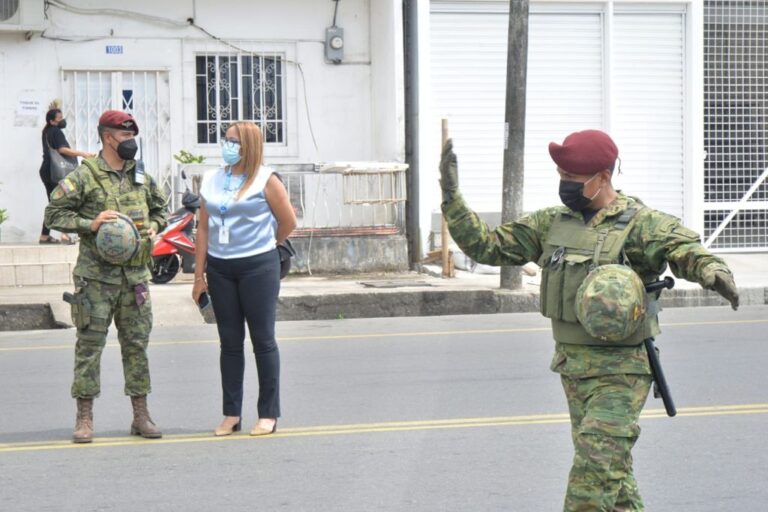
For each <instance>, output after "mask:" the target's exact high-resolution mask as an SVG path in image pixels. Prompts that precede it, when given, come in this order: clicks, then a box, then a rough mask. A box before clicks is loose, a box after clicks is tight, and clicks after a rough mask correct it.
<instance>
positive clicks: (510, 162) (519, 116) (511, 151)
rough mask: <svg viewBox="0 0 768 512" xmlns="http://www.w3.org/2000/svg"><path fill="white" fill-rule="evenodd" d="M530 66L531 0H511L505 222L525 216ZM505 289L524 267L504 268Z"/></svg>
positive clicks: (517, 285) (517, 283)
mask: <svg viewBox="0 0 768 512" xmlns="http://www.w3.org/2000/svg"><path fill="white" fill-rule="evenodd" d="M527 66H528V0H510V1H509V32H508V35H507V100H506V109H505V115H504V180H503V184H502V205H501V222H502V223H504V222H511V221H513V220H515V219H517V218H518V217H520V215H522V205H523V156H524V150H525V82H526V68H527ZM499 284H500V286H501V288H506V289H510V290H512V289H517V288H520V286H521V285H522V276H521V275H520V267H502V269H501V279H500V283H499Z"/></svg>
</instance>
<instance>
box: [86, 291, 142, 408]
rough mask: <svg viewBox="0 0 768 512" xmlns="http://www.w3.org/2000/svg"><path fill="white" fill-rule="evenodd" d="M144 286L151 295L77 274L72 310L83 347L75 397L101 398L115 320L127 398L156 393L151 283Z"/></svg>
mask: <svg viewBox="0 0 768 512" xmlns="http://www.w3.org/2000/svg"><path fill="white" fill-rule="evenodd" d="M143 286H144V287H145V289H146V293H145V294H139V293H137V290H136V289H135V287H134V285H130V284H128V282H127V281H126V280H125V278H123V282H122V283H121V284H110V283H103V282H101V281H95V280H92V279H84V278H81V277H77V276H75V287H76V290H75V298H76V302H77V304H73V306H72V322H73V323H74V324H75V327H77V344H76V346H75V378H74V381H73V383H72V398H94V397H97V396H99V393H100V391H101V377H100V375H101V353H102V351H103V350H104V346H105V345H106V342H107V329H108V327H109V325H110V324H111V323H112V320H113V319H114V321H115V327H116V328H117V338H118V341H119V342H120V351H121V354H122V359H123V375H124V377H125V394H126V395H128V396H144V395H147V394H148V393H149V392H150V391H151V387H150V382H149V364H148V361H147V344H148V343H149V333H150V331H151V330H152V303H151V300H150V297H149V288H148V287H147V284H146V283H144V284H143ZM138 291H139V292H141V291H142V290H141V289H140V290H138ZM139 295H141V296H139ZM139 302H142V303H141V304H138V303H139Z"/></svg>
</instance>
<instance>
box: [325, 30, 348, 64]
mask: <svg viewBox="0 0 768 512" xmlns="http://www.w3.org/2000/svg"><path fill="white" fill-rule="evenodd" d="M325 58H326V59H327V60H329V61H331V62H333V63H334V64H339V63H341V61H342V59H343V58H344V29H343V28H341V27H328V28H327V29H325Z"/></svg>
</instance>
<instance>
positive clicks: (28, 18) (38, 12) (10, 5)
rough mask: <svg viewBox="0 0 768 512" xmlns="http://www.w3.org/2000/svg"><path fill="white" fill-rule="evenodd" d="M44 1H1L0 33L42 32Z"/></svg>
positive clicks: (43, 25) (43, 26)
mask: <svg viewBox="0 0 768 512" xmlns="http://www.w3.org/2000/svg"><path fill="white" fill-rule="evenodd" d="M44 9H45V1H44V0H0V32H42V31H43V30H44V29H45V11H44Z"/></svg>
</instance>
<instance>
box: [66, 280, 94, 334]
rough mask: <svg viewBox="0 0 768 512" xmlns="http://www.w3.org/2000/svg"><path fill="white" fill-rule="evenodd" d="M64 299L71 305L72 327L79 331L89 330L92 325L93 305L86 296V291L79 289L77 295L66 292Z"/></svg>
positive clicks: (76, 291)
mask: <svg viewBox="0 0 768 512" xmlns="http://www.w3.org/2000/svg"><path fill="white" fill-rule="evenodd" d="M63 299H64V302H67V303H69V305H70V309H71V311H72V325H74V326H75V327H77V328H78V329H79V330H83V329H87V328H88V326H89V325H90V323H91V303H90V302H89V301H88V298H87V297H86V296H85V289H84V288H77V289H76V290H75V293H69V292H65V293H64V297H63Z"/></svg>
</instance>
